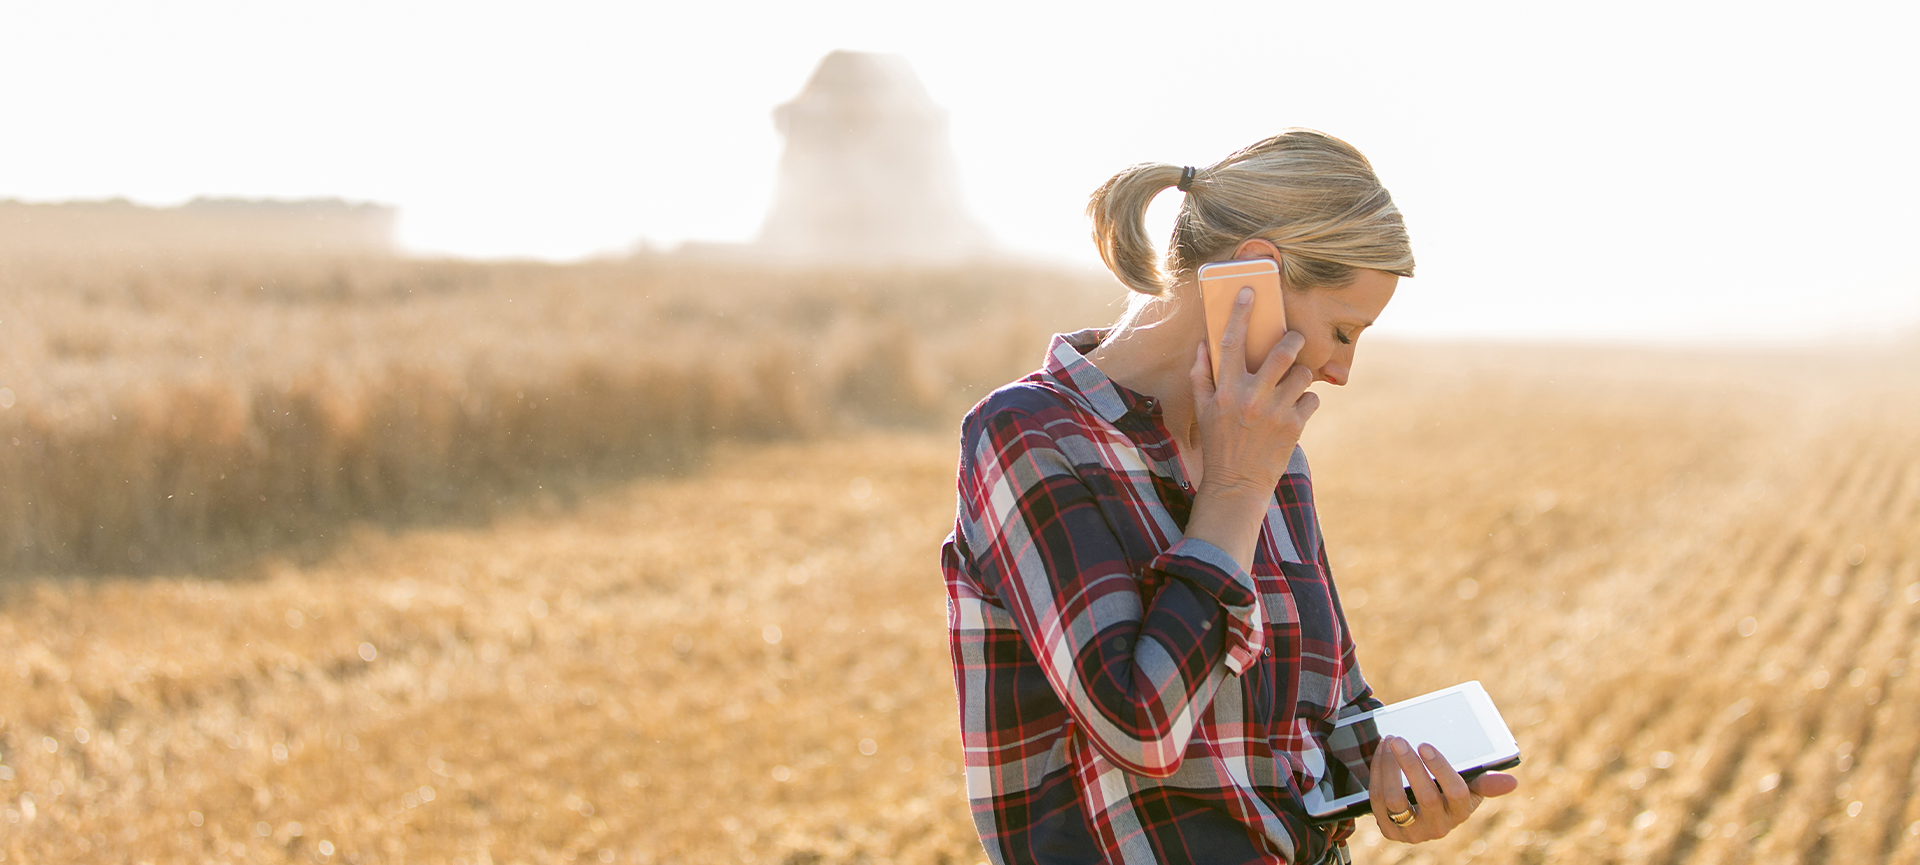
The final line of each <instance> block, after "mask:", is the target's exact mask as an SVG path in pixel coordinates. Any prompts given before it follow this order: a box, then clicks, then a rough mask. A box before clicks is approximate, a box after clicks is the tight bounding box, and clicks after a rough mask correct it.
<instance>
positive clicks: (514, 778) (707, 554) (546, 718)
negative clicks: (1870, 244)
mask: <svg viewBox="0 0 1920 865" xmlns="http://www.w3.org/2000/svg"><path fill="white" fill-rule="evenodd" d="M1915 361H1916V358H1915V356H1914V354H1913V353H1912V351H1911V350H1910V349H1909V350H1898V351H1896V350H1887V351H1883V352H1879V353H1869V352H1859V351H1856V352H1844V353H1843V352H1837V351H1836V352H1823V353H1816V352H1802V353H1799V354H1795V355H1793V356H1789V357H1778V356H1776V357H1759V356H1736V355H1712V354H1682V353H1657V352H1646V351H1641V352H1609V351H1604V350H1600V349H1560V348H1532V347H1492V348H1462V347H1439V346H1406V345H1375V346H1370V347H1369V348H1368V350H1367V351H1366V352H1363V354H1362V362H1361V366H1360V369H1359V371H1358V373H1359V374H1358V376H1357V379H1356V384H1355V385H1354V387H1353V388H1351V389H1350V390H1349V391H1347V392H1336V393H1333V394H1329V399H1328V405H1327V407H1326V408H1325V409H1323V410H1322V412H1321V413H1320V414H1319V415H1318V416H1317V417H1316V418H1315V421H1314V423H1313V426H1312V428H1311V429H1310V432H1309V437H1308V440H1307V442H1306V444H1307V447H1308V449H1309V452H1310V454H1312V456H1313V458H1314V465H1315V471H1316V475H1317V482H1318V487H1319V491H1320V496H1321V501H1322V509H1323V519H1324V522H1325V528H1326V531H1327V534H1328V538H1329V544H1330V547H1331V549H1332V550H1333V561H1334V566H1335V571H1336V574H1337V578H1338V579H1339V580H1340V582H1341V585H1342V587H1343V591H1344V592H1345V593H1346V596H1347V598H1348V602H1349V603H1348V606H1349V614H1350V618H1351V619H1352V621H1353V623H1354V625H1355V627H1356V629H1357V631H1358V633H1359V635H1360V642H1361V656H1362V662H1363V664H1364V665H1365V667H1366V669H1367V672H1368V674H1369V677H1370V678H1371V680H1372V681H1373V683H1374V685H1375V687H1376V689H1377V690H1378V691H1379V692H1380V693H1381V694H1382V696H1384V697H1386V698H1387V699H1394V698H1397V697H1402V696H1410V695H1412V694H1415V693H1419V692H1421V691H1424V690H1428V689H1431V688H1435V687H1439V686H1443V685H1446V684H1451V683H1453V682H1455V681H1459V680H1462V679H1468V678H1475V679H1479V680H1481V681H1483V682H1485V683H1486V685H1487V687H1488V689H1489V690H1490V691H1491V692H1492V693H1493V695H1494V697H1495V699H1496V700H1497V701H1498V702H1499V703H1500V704H1501V705H1502V707H1503V708H1504V710H1505V711H1506V713H1507V715H1508V717H1509V719H1510V720H1511V721H1512V723H1513V726H1514V728H1515V731H1516V733H1517V734H1518V735H1519V736H1520V738H1521V740H1522V744H1523V747H1524V748H1525V751H1526V755H1527V762H1526V764H1525V765H1524V766H1523V768H1522V769H1521V770H1520V775H1521V777H1522V782H1523V787H1522V790H1521V792H1520V793H1518V794H1516V795H1515V796H1514V797H1511V798H1509V799H1507V800H1503V801H1499V802H1497V803H1490V804H1489V805H1488V806H1487V807H1486V808H1485V809H1484V810H1483V813H1482V815H1481V817H1480V818H1479V819H1478V820H1476V821H1475V822H1474V823H1472V824H1470V825H1469V826H1467V827H1465V828H1463V829H1462V830H1461V831H1460V832H1459V833H1458V834H1457V835H1456V836H1455V837H1453V838H1450V839H1447V840H1446V841H1444V842H1440V843H1437V844H1433V845H1428V846H1426V847H1423V848H1405V847H1400V846H1396V845H1390V844H1382V843H1381V842H1380V840H1379V838H1378V836H1377V835H1376V834H1375V833H1373V832H1372V831H1371V830H1369V829H1364V828H1363V830H1362V832H1361V835H1360V836H1359V838H1358V839H1357V844H1358V846H1359V849H1358V851H1357V852H1358V856H1357V858H1358V859H1360V860H1361V861H1370V862H1452V861H1462V860H1464V859H1468V858H1472V859H1473V860H1474V861H1488V862H1636V863H1638V862H1647V863H1678V862H1727V863H1732V862H1749V861H1765V862H1835V863H1843V862H1844V863H1851V862H1879V861H1888V862H1920V801H1909V793H1910V791H1912V790H1913V789H1914V788H1915V786H1916V784H1917V783H1920V725H1917V724H1915V723H1913V720H1912V719H1913V718H1914V717H1916V716H1920V675H1915V674H1914V673H1912V672H1911V671H1910V670H1909V666H1910V665H1911V664H1913V663H1914V662H1915V661H1917V660H1920V529H1916V527H1917V526H1920V381H1917V380H1916V377H1915V375H1914V373H1913V372H1912V371H1913V370H1914V369H1916V368H1920V364H1917V363H1916V362H1915ZM953 460H954V452H953V440H952V436H951V434H949V433H947V432H945V431H911V430H896V431H874V430H868V431H861V430H858V429H853V428H845V429H842V430H840V431H838V432H834V433H831V434H827V435H821V436H817V437H814V438H811V439H806V440H800V441H790V442H773V443H765V442H763V443H757V444H756V443H734V444H722V445H720V446H719V447H717V448H716V449H714V450H711V451H708V452H707V455H706V459H705V461H704V463H703V464H702V465H701V466H698V467H696V468H694V469H692V470H691V471H687V472H685V473H682V474H679V475H676V476H667V477H658V476H657V477H642V478H638V479H635V480H633V481H631V482H628V483H626V484H624V485H621V486H618V487H614V488H610V489H606V490H602V491H600V492H598V493H595V494H592V495H589V496H585V497H583V498H581V499H579V500H577V501H573V502H560V501H555V500H543V499H534V500H532V502H531V504H529V505H528V506H527V507H524V508H521V509H519V510H517V511H515V512H513V513H511V514H509V515H506V516H502V517H499V518H497V519H495V520H494V521H493V522H492V523H491V524H489V525H487V526H484V527H449V526H439V527H435V526H432V525H426V526H416V527H414V528H408V529H382V528H376V527H370V526H366V525H360V526H356V527H353V528H352V529H351V530H350V531H349V536H348V537H347V538H346V539H345V540H343V541H341V542H339V543H337V544H335V545H333V546H332V547H330V548H328V549H327V551H326V552H325V553H324V554H323V555H318V556H301V557H290V556H276V555H272V554H269V555H267V556H266V557H265V558H263V559H260V560H259V561H258V562H257V563H256V564H255V565H254V566H252V567H250V568H246V569H241V570H237V571H232V572H221V573H219V574H218V575H214V574H201V575H195V574H194V573H193V572H186V573H156V574H150V575H146V576H142V577H128V578H119V577H111V576H108V577H97V578H86V579H81V578H56V577H47V578H28V579H15V580H13V581H12V582H11V583H10V584H9V585H8V588H7V590H6V593H5V595H4V600H0V764H4V767H5V768H4V769H0V803H3V804H0V852H3V853H4V855H5V860H4V861H6V862H9V863H13V862H33V863H40V862H75V861H152V862H206V861H212V862H254V861H298V862H327V861H334V862H356V863H372V862H396V863H397V862H448V863H451V862H464V863H468V865H474V863H485V862H499V863H508V862H522V861H524V862H551V861H562V862H565V861H581V862H596V861H598V862H640V863H664V862H723V861H732V862H780V863H789V862H790V863H808V862H862V861H864V862H875V863H877V862H903V863H909V862H910V863H920V862H927V863H934V862H959V863H971V862H975V861H978V860H979V859H981V858H982V857H981V855H980V852H979V850H978V847H977V842H976V841H975V840H974V838H973V836H972V832H971V826H970V824H969V822H968V819H967V816H966V809H965V800H964V793H963V791H962V790H961V786H960V783H959V774H958V772H957V766H956V765H955V763H956V761H957V760H958V757H959V755H958V749H957V746H956V743H955V738H956V735H955V721H954V717H953V698H952V694H951V685H950V681H951V680H950V674H949V667H948V664H947V659H946V654H945V642H944V630H943V625H944V618H943V610H942V603H943V594H942V590H941V587H940V583H939V578H938V573H937V570H936V568H935V559H934V552H935V548H936V546H937V544H938V542H939V539H940V537H941V536H942V535H943V534H944V533H945V532H946V531H947V528H948V524H949V521H950V520H951V514H952V499H951V495H952V494H951V472H952V467H953Z"/></svg>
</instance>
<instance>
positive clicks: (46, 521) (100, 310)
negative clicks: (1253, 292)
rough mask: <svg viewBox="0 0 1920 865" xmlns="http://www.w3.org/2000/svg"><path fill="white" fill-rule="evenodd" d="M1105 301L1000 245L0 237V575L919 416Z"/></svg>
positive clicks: (245, 540)
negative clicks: (823, 253)
mask: <svg viewBox="0 0 1920 865" xmlns="http://www.w3.org/2000/svg"><path fill="white" fill-rule="evenodd" d="M1119 294H1120V290H1119V289H1118V287H1117V286H1116V285H1115V284H1114V283H1113V282H1112V281H1111V280H1109V279H1105V278H1093V277H1088V276H1085V275H1077V274H1063V273H1059V272H1053V271H1047V270H1039V269H1034V268H1026V267H1016V266H1002V267H989V266H976V267H969V268H951V269H946V270H938V271H877V270H842V271H832V270H816V271H800V272H795V271H776V270H770V269H765V268H756V267H753V266H749V265H737V264H736V265H729V264H723V263H717V262H699V261H692V260H688V259H683V258H676V257H665V256H643V257H638V258H634V259H631V260H623V261H608V262H600V263H592V264H579V265H567V266H560V265H540V264H525V263H522V264H514V263H507V264H478V263H471V262H457V261H413V260H405V259H397V258H392V257H382V256H362V257H316V256H307V255H289V254H285V253H277V252H263V251H252V252H236V253H229V254H211V253H204V252H200V253H192V254H181V255H161V254H156V253H145V252H142V253H130V252H125V251H115V250H91V251H82V252H73V251H56V252H51V253H27V252H21V251H18V250H6V249H4V248H0V389H3V390H0V573H4V572H7V571H14V572H20V571H29V572H32V571H40V572H45V571H65V572H124V571H128V570H144V571H159V570H166V569H169V568H177V567H181V566H193V567H212V566H218V565H221V564H223V563H227V562H231V561H233V560H235V559H236V558H238V559H244V558H245V557H246V556H249V555H253V554H256V553H258V552H261V551H265V550H271V549H276V548H279V547H282V546H284V545H286V544H288V543H296V542H299V543H311V542H314V541H315V540H316V539H320V538H322V537H324V536H328V535H337V531H336V530H337V529H338V528H339V527H340V526H342V525H343V524H345V523H346V522H347V521H349V520H352V519H379V520H383V521H387V522H389V523H404V522H412V521H418V520H421V519H427V520H436V519H444V518H446V517H448V516H481V517H484V516H486V515H487V514H489V513H492V512H494V511H495V510H497V509H498V508H496V506H495V505H496V502H497V501H498V500H500V499H502V498H506V499H510V500H517V499H518V498H520V497H523V496H524V495H526V494H536V493H538V494H545V493H551V492H554V491H556V490H557V491H558V492H559V494H561V495H562V496H564V497H571V496H572V495H574V494H576V493H579V492H581V491H583V490H589V489H591V488H593V487H595V486H597V485H600V484H602V483H604V481H605V480H606V479H607V478H623V477H631V476H633V475H634V474H635V473H636V472H642V471H654V470H660V469H663V468H665V469H672V468H674V467H675V466H677V465H681V464H684V463H685V462H686V460H687V459H689V458H690V456H691V455H692V454H693V452H695V451H696V450H697V449H698V448H699V447H701V446H703V445H704V444H705V443H707V442H710V441H713V440H717V439H721V438H729V437H744V438H761V439H764V438H771V437H780V436H789V435H795V434H811V433H819V432H821V431H824V430H828V429H834V428H837V427H838V426H839V425H841V424H842V423H843V422H845V421H846V419H848V418H854V419H865V420H881V421H886V422H893V423H898V422H902V421H906V422H925V421H927V420H928V419H929V418H933V417H937V416H940V415H941V414H942V413H943V412H945V411H949V410H951V406H952V405H953V404H954V403H955V402H956V401H958V400H965V399H966V398H968V397H969V396H970V395H971V396H974V397H977V396H978V395H980V394H981V393H984V392H985V390H986V389H987V388H989V387H991V386H992V385H994V384H998V383H999V382H1002V381H1005V380H1006V379H1007V378H1009V377H1011V376H1013V375H1016V374H1018V373H1019V372H1020V371H1022V370H1023V368H1024V367H1026V366H1027V365H1029V364H1030V363H1031V360H1030V359H1031V357H1032V356H1033V353H1034V351H1035V350H1036V348H1037V346H1039V345H1043V344H1044V341H1045V338H1046V334H1047V333H1048V332H1049V331H1050V330H1051V329H1053V328H1056V327H1060V326H1064V325H1065V323H1068V322H1077V321H1086V320H1089V319H1093V320H1098V319H1100V318H1105V317H1110V316H1111V310H1110V309H1109V305H1110V304H1111V302H1112V301H1113V299H1114V298H1115V297H1117V296H1118V295H1119ZM983 310H987V311H989V312H988V313H985V314H983Z"/></svg>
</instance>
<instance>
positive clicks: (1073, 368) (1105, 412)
mask: <svg viewBox="0 0 1920 865" xmlns="http://www.w3.org/2000/svg"><path fill="white" fill-rule="evenodd" d="M1106 337H1107V329H1106V328H1100V327H1090V328H1087V329H1086V330H1076V331H1074V332H1073V333H1056V334H1054V335H1053V342H1051V343H1050V344H1048V346H1047V364H1046V366H1045V367H1042V371H1043V372H1045V373H1046V374H1047V375H1049V376H1051V377H1052V378H1054V379H1055V380H1056V381H1059V382H1060V383H1061V384H1062V385H1065V386H1066V387H1067V389H1068V390H1071V391H1073V393H1074V394H1075V395H1077V396H1079V397H1080V400H1081V402H1083V403H1085V404H1086V405H1087V407H1088V408H1091V409H1093V413H1094V414H1096V415H1099V416H1100V418H1101V419H1102V420H1105V421H1106V422H1107V423H1118V422H1119V420H1120V418H1122V417H1125V416H1126V415H1127V413H1128V412H1138V413H1140V414H1142V415H1146V416H1153V415H1157V414H1159V412H1160V403H1159V401H1158V400H1155V399H1154V398H1152V397H1150V396H1146V395H1144V394H1140V393H1137V392H1135V391H1131V390H1128V389H1126V388H1124V387H1121V386H1120V385H1119V384H1118V383H1116V382H1115V381H1114V380H1113V379H1110V378H1107V374H1106V373H1104V372H1101V371H1100V368H1099V367H1097V366H1094V365H1093V361H1090V360H1088V359H1087V353H1088V352H1090V351H1093V349H1094V347H1095V346H1098V345H1099V344H1100V341H1101V340H1103V339H1106Z"/></svg>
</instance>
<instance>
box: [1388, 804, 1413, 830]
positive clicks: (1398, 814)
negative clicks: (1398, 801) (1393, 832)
mask: <svg viewBox="0 0 1920 865" xmlns="http://www.w3.org/2000/svg"><path fill="white" fill-rule="evenodd" d="M1419 817H1420V809H1419V808H1416V807H1414V806H1412V805H1408V806H1407V810H1405V811H1388V812H1387V819H1388V820H1392V821H1393V825H1395V826H1406V825H1410V824H1412V823H1413V821H1414V820H1416V819H1419Z"/></svg>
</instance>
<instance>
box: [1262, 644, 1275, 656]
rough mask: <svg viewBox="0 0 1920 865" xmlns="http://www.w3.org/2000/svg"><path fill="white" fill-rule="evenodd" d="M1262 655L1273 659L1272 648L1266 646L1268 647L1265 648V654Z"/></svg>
mask: <svg viewBox="0 0 1920 865" xmlns="http://www.w3.org/2000/svg"><path fill="white" fill-rule="evenodd" d="M1262 654H1265V655H1266V656H1267V657H1269V658H1271V657H1273V647H1272V646H1268V647H1267V648H1266V651H1265V652H1263V653H1262Z"/></svg>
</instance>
